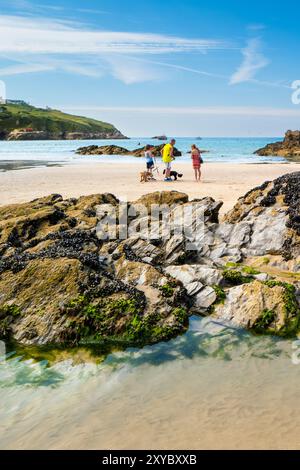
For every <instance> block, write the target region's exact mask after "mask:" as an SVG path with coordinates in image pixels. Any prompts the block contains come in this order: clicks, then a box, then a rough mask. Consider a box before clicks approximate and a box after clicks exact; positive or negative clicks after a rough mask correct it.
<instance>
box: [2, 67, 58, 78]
mask: <svg viewBox="0 0 300 470" xmlns="http://www.w3.org/2000/svg"><path fill="white" fill-rule="evenodd" d="M54 69H55V67H53V66H51V65H46V64H16V65H10V66H8V67H2V68H0V77H5V76H9V75H19V74H23V73H33V72H46V71H49V70H54Z"/></svg>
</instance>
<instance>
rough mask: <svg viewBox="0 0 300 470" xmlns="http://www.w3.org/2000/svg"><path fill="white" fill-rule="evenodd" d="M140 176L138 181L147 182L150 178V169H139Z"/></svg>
mask: <svg viewBox="0 0 300 470" xmlns="http://www.w3.org/2000/svg"><path fill="white" fill-rule="evenodd" d="M140 176H141V178H140V183H147V182H148V181H150V180H151V179H152V175H151V173H150V171H141V173H140Z"/></svg>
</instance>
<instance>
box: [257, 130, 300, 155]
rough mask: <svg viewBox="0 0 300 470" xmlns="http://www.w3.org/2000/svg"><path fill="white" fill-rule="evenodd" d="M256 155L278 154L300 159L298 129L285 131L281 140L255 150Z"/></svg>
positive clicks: (299, 133) (299, 135)
mask: <svg viewBox="0 0 300 470" xmlns="http://www.w3.org/2000/svg"><path fill="white" fill-rule="evenodd" d="M255 154H256V155H260V156H263V157H265V156H278V157H286V158H292V159H294V160H299V159H300V131H287V132H286V134H285V137H284V140H283V142H275V143H273V144H268V145H266V146H265V147H263V148H261V149H258V150H256V152H255Z"/></svg>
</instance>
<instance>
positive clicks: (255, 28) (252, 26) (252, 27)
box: [247, 23, 266, 31]
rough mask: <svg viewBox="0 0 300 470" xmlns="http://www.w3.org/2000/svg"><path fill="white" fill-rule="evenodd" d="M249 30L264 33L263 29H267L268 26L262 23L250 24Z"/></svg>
mask: <svg viewBox="0 0 300 470" xmlns="http://www.w3.org/2000/svg"><path fill="white" fill-rule="evenodd" d="M247 29H248V30H249V31H262V30H263V29H266V25H264V24H262V23H252V24H248V26H247Z"/></svg>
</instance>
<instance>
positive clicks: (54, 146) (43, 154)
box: [0, 137, 284, 164]
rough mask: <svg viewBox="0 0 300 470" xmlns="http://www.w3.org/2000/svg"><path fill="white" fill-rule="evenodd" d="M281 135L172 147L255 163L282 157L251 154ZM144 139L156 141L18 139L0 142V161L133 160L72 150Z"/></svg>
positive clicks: (187, 140)
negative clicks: (191, 149) (206, 151)
mask: <svg viewBox="0 0 300 470" xmlns="http://www.w3.org/2000/svg"><path fill="white" fill-rule="evenodd" d="M280 140H282V138H280V137H278V138H274V137H257V138H256V137H255V138H253V137H251V138H237V137H232V138H229V137H228V138H219V137H218V138H203V139H201V140H197V139H194V138H191V137H179V138H177V139H176V147H177V148H178V149H179V150H181V151H182V153H183V156H182V157H181V158H182V159H183V160H185V159H186V160H189V159H190V156H189V155H188V154H187V151H188V150H190V147H191V144H193V143H196V144H197V145H198V146H199V148H200V149H202V150H208V151H209V153H205V154H204V159H205V161H206V162H207V163H209V162H224V163H232V162H234V163H258V162H270V163H272V162H279V161H284V159H282V158H279V157H259V156H257V155H254V154H253V153H254V151H255V150H257V149H259V148H261V147H264V146H265V145H266V144H268V143H270V142H275V141H280ZM147 143H149V144H151V145H157V144H159V143H160V142H159V141H157V140H153V139H149V138H145V137H134V138H131V139H130V140H90V141H88V140H84V141H83V140H70V141H66V140H58V141H49V140H48V141H27V142H26V141H24V142H22V141H20V142H7V141H2V142H0V164H1V162H9V161H12V160H14V161H15V160H17V161H23V162H26V161H28V160H30V161H35V162H41V163H42V162H45V161H47V162H50V163H51V162H52V163H64V164H67V163H81V162H82V161H85V162H86V161H95V160H97V161H99V160H105V161H116V162H117V161H120V159H122V161H123V162H126V161H129V162H131V161H133V160H134V159H135V157H124V156H92V157H91V156H90V157H87V156H79V155H75V153H74V151H75V150H76V149H77V148H78V147H81V146H86V145H95V144H96V145H110V144H115V145H119V146H121V147H125V148H128V149H130V150H131V149H135V148H138V147H140V146H144V145H146V144H147Z"/></svg>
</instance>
